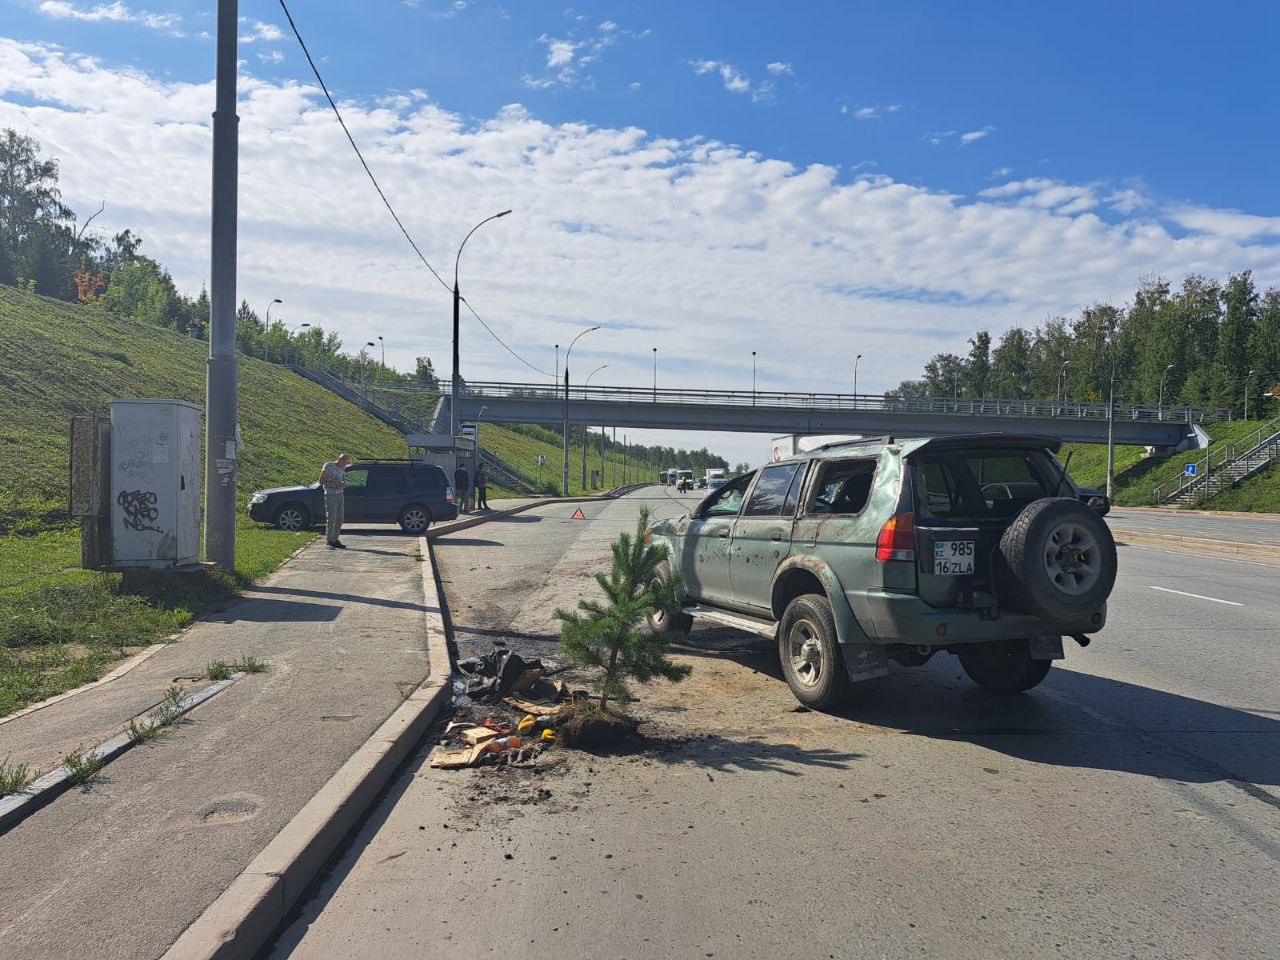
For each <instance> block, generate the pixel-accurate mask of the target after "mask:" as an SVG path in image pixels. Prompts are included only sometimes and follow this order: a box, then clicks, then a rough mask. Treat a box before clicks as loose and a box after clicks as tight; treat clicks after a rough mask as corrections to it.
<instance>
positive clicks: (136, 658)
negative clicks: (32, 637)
mask: <svg viewBox="0 0 1280 960" xmlns="http://www.w3.org/2000/svg"><path fill="white" fill-rule="evenodd" d="M183 629H184V630H185V629H187V628H186V627H183ZM173 636H177V634H173ZM174 642H176V641H173V640H168V641H166V642H163V643H153V644H152V645H151V646H149V647H148V648H147V649H146V650H144V651H142V652H141V653H135V654H134V655H133V656H132V657H129V658H128V659H127V660H125V661H124V663H122V664H120V665H119V666H117V667H116V668H115V669H114V670H112V671H111V672H110V673H108V674H107V675H106V676H104V677H99V678H98V679H97V680H90V681H89V682H88V683H85V684H81V685H80V686H78V687H76V688H75V689H73V690H66V691H63V692H62V693H59V694H57V695H55V696H52V697H50V698H49V699H47V700H41V701H39V702H38V703H32V704H29V705H27V706H25V707H23V708H22V709H21V710H18V711H15V712H14V713H11V714H9V715H8V716H7V717H0V725H3V724H6V723H10V722H11V721H14V720H21V719H22V718H23V717H25V716H27V715H28V714H31V713H35V712H36V711H37V710H43V709H44V708H45V707H52V706H53V705H54V704H55V703H61V702H62V701H63V700H70V699H71V698H72V697H74V696H76V695H77V694H80V693H84V692H85V691H86V690H92V689H93V688H94V687H100V686H102V685H103V684H104V683H110V682H111V681H112V680H119V679H120V678H121V677H123V676H124V675H125V674H127V673H128V672H129V671H130V670H132V669H133V668H134V667H136V666H139V665H140V664H143V663H146V662H147V660H148V659H150V658H151V657H152V656H154V655H155V654H157V653H159V652H160V651H161V650H163V649H164V648H165V647H168V646H170V645H171V644H172V643H174Z"/></svg>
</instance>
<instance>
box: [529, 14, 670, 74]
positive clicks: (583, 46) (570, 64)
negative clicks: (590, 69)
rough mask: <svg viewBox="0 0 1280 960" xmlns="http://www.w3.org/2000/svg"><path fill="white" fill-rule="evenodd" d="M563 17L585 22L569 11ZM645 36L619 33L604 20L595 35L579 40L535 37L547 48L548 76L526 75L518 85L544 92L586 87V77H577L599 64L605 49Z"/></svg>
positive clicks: (610, 23) (619, 30) (615, 25)
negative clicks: (625, 39)
mask: <svg viewBox="0 0 1280 960" xmlns="http://www.w3.org/2000/svg"><path fill="white" fill-rule="evenodd" d="M566 16H569V17H570V19H573V20H576V21H582V20H585V19H586V18H585V17H583V16H581V15H576V16H575V15H573V14H572V11H566ZM648 35H649V31H648V30H644V31H642V32H640V33H636V32H635V31H633V30H623V29H621V28H619V26H618V24H617V23H615V22H614V21H613V20H605V21H604V22H602V23H601V24H600V25H599V26H598V27H597V28H596V33H594V34H592V35H590V36H587V37H585V38H584V39H581V40H579V39H575V38H574V37H572V36H570V37H553V36H551V35H550V34H546V33H544V34H543V35H542V36H540V37H538V42H539V43H541V44H544V45H545V46H546V48H547V64H546V66H547V70H548V73H547V74H545V75H544V76H541V77H534V76H532V75H528V74H526V75H525V76H524V77H523V78H521V82H522V83H523V84H524V85H525V86H526V87H530V88H532V89H535V90H547V89H550V88H552V87H556V86H561V87H573V86H587V87H590V86H591V85H592V83H593V80H592V78H591V77H589V76H587V77H585V78H584V77H583V75H582V73H581V71H582V68H583V67H587V66H590V65H591V64H593V63H597V62H599V61H600V60H601V59H602V58H603V57H604V52H605V51H606V50H607V49H608V48H609V47H611V46H613V45H614V44H616V43H618V42H619V41H620V40H622V39H624V38H629V39H635V40H642V39H644V38H645V37H647V36H648Z"/></svg>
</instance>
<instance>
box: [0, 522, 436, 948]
mask: <svg viewBox="0 0 1280 960" xmlns="http://www.w3.org/2000/svg"><path fill="white" fill-rule="evenodd" d="M343 539H344V540H345V542H346V543H347V544H348V546H349V548H350V549H348V550H346V551H331V550H327V549H326V548H325V547H324V545H323V544H318V545H316V546H313V547H311V548H308V549H307V550H305V551H304V552H303V553H301V554H300V555H299V556H298V557H296V558H295V559H294V560H292V561H291V562H289V563H288V564H286V565H285V566H284V567H282V568H281V569H280V570H279V571H277V572H276V574H275V575H273V576H272V577H271V578H269V579H268V580H267V581H265V582H264V583H262V584H260V585H257V586H255V587H254V588H253V589H251V590H249V591H247V592H246V593H245V595H244V596H243V598H241V599H238V600H237V601H235V602H233V603H231V604H229V605H227V607H226V608H225V609H224V610H222V611H220V612H218V613H214V614H210V615H208V616H207V617H205V618H204V619H202V620H201V621H200V622H198V623H197V624H195V625H194V626H193V627H191V628H190V629H189V630H188V631H186V632H185V633H184V634H182V636H181V638H180V639H179V640H178V641H177V642H176V643H173V644H172V645H170V646H168V647H165V648H164V649H162V650H159V651H158V652H156V653H155V654H154V655H153V656H151V657H149V658H148V659H147V660H146V661H145V662H143V663H140V664H139V665H138V666H136V667H135V668H134V669H133V670H131V671H130V672H129V673H128V674H126V675H125V676H122V677H120V678H118V679H116V680H113V681H111V682H110V683H106V684H103V685H101V686H98V687H94V688H92V689H89V690H86V691H84V692H82V693H80V694H77V695H76V696H72V697H70V698H68V699H65V700H62V701H60V702H57V703H53V704H51V705H50V706H48V707H45V708H44V709H42V710H37V711H35V712H33V713H30V714H27V715H25V716H22V717H19V718H18V719H15V720H13V721H11V722H8V723H5V724H0V757H6V756H12V758H13V760H14V761H15V762H29V763H31V764H32V766H33V768H36V769H39V770H41V771H43V770H44V769H46V768H48V767H49V766H50V765H56V763H57V762H58V760H59V759H60V758H61V757H62V756H63V755H65V753H67V752H68V751H69V750H71V749H74V748H75V747H77V746H80V745H82V744H83V745H86V746H88V745H91V744H94V743H97V742H98V741H99V740H102V739H105V738H106V737H108V736H110V735H111V734H112V733H114V732H116V731H117V730H118V729H120V728H121V727H122V726H123V725H124V724H126V723H127V721H128V719H129V718H130V717H132V716H135V715H136V714H138V713H140V712H141V711H143V710H145V709H147V708H148V707H150V706H152V705H153V704H155V703H157V702H158V701H160V700H161V699H162V698H163V696H164V691H165V690H166V689H167V688H168V687H169V686H170V685H171V684H172V683H173V682H174V679H175V678H177V677H183V676H193V675H197V674H200V673H202V672H203V670H204V667H205V665H206V664H207V663H208V662H209V661H210V660H213V659H227V660H231V659H234V658H236V657H239V656H241V655H245V654H248V655H252V656H255V657H258V658H260V659H262V660H265V661H268V662H269V664H270V666H269V668H268V670H267V672H266V673H263V674H257V675H250V676H246V677H245V678H243V679H242V680H240V681H239V682H237V683H235V684H233V685H232V686H231V687H230V688H228V689H227V690H225V691H224V692H222V693H220V694H219V695H218V696H216V697H214V698H213V699H212V700H210V701H209V702H207V703H205V704H204V705H202V706H200V707H198V708H197V709H196V710H195V711H193V712H192V713H191V715H190V718H191V722H190V723H187V724H183V725H180V726H178V727H176V728H174V729H173V730H171V731H170V732H169V733H167V734H165V735H164V736H162V737H160V738H159V739H158V740H156V741H153V742H151V743H144V744H141V745H139V746H136V747H134V748H133V749H132V750H130V751H129V752H128V753H126V754H124V755H123V756H122V757H120V758H119V759H117V760H115V761H114V762H113V763H111V764H109V765H108V766H107V767H106V768H105V769H104V771H103V775H102V777H101V779H100V780H99V781H98V782H97V783H95V784H93V785H91V786H89V787H87V788H73V789H72V790H70V791H69V792H67V793H65V794H63V795H62V796H60V797H58V798H56V799H55V800H53V801H52V802H51V803H50V804H49V805H48V806H46V807H44V808H43V809H41V810H39V811H37V812H35V813H33V814H32V815H31V816H29V817H28V818H27V819H25V820H23V821H21V822H19V823H17V824H16V825H14V826H13V827H12V828H11V829H10V830H9V831H8V832H7V833H6V834H4V835H3V836H0V863H3V869H0V903H3V904H4V905H5V906H4V910H3V916H2V917H0V956H4V957H10V956H12V957H24V958H40V957H65V956H85V957H89V956H108V955H110V956H113V957H129V958H132V957H157V956H159V955H161V954H162V953H164V952H165V950H166V949H167V948H168V947H169V945H170V944H172V943H173V942H174V940H176V939H177V937H178V936H179V935H180V934H181V933H182V932H183V930H184V929H185V928H186V927H187V926H188V925H189V924H190V923H191V922H192V921H193V920H195V919H196V917H198V916H199V915H200V914H201V912H202V911H203V910H204V909H205V908H206V907H207V906H208V905H209V904H210V903H212V902H213V901H214V900H215V899H217V898H218V896H219V895H220V894H221V893H222V892H223V890H224V889H226V887H227V886H228V884H230V883H231V881H232V880H234V879H235V878H236V877H237V876H238V875H239V874H240V873H241V871H242V870H244V868H245V867H246V866H247V865H248V864H249V863H250V861H252V860H253V859H254V857H255V856H256V855H257V854H258V853H259V852H260V851H261V850H262V849H263V848H264V847H266V845H267V844H268V843H269V842H270V841H271V840H272V839H273V838H274V837H275V836H276V835H277V833H278V832H279V831H280V830H281V828H282V827H284V826H285V825H286V824H288V823H289V822H290V820H291V819H292V818H293V816H294V815H295V814H296V813H297V812H298V811H299V810H300V809H301V808H302V807H303V805H304V804H306V803H307V801H308V800H310V799H311V797H312V796H313V795H314V794H315V793H316V792H317V791H318V790H319V789H320V788H321V787H322V786H324V785H325V784H326V783H327V782H328V781H329V779H330V777H331V776H332V775H333V774H334V773H335V772H336V771H337V770H338V769H339V768H340V767H341V766H342V765H343V764H344V763H345V762H346V761H347V760H348V758H350V757H351V756H352V755H353V754H354V753H355V752H356V751H357V749H359V748H360V747H361V746H362V745H363V744H364V743H365V741H366V740H367V739H368V738H369V737H370V735H371V734H373V733H374V732H375V731H376V730H378V728H379V726H380V725H381V724H382V722H383V721H384V720H386V718H387V717H388V716H390V715H391V713H392V711H394V710H395V709H396V708H397V707H398V706H400V704H401V703H402V702H403V701H404V699H405V697H406V696H408V694H409V693H410V692H411V691H413V690H414V688H415V687H417V686H418V684H419V683H421V682H422V680H423V679H424V678H425V677H426V675H427V673H428V657H427V637H426V628H425V623H426V621H427V618H428V616H429V615H430V614H433V613H438V611H437V610H435V607H434V598H432V602H431V603H430V604H428V603H426V602H425V593H424V584H423V577H422V570H423V567H422V560H421V559H420V557H419V544H420V541H419V540H418V539H417V538H416V537H407V536H405V535H403V534H402V533H400V532H398V531H396V532H388V531H387V528H380V529H377V530H373V529H369V530H360V529H358V528H357V529H350V530H345V531H344V537H343Z"/></svg>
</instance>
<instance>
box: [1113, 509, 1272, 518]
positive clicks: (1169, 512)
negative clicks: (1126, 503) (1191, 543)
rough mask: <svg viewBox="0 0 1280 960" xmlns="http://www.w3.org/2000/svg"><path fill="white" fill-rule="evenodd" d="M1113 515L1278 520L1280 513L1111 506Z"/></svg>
mask: <svg viewBox="0 0 1280 960" xmlns="http://www.w3.org/2000/svg"><path fill="white" fill-rule="evenodd" d="M1111 512H1112V514H1113V515H1114V516H1120V517H1123V516H1124V515H1125V514H1129V513H1153V514H1155V515H1156V516H1159V517H1232V518H1233V519H1236V520H1270V521H1276V520H1280V513H1245V512H1243V511H1240V510H1183V509H1181V508H1180V507H1112V508H1111Z"/></svg>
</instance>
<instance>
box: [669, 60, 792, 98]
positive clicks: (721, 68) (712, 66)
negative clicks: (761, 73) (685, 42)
mask: <svg viewBox="0 0 1280 960" xmlns="http://www.w3.org/2000/svg"><path fill="white" fill-rule="evenodd" d="M689 65H690V66H691V67H693V72H694V73H696V74H697V75H698V76H705V75H706V74H716V75H718V76H719V77H720V80H721V82H722V83H723V84H724V88H725V89H726V90H728V91H729V92H730V93H742V94H750V95H751V99H752V100H755V101H757V102H760V101H766V102H771V101H772V99H773V84H771V83H769V82H768V81H765V82H764V83H760V84H753V83H752V82H751V78H750V77H748V76H747V75H746V74H744V73H743V72H742V71H741V70H739V69H738V68H737V67H735V66H734V65H733V64H732V63H728V62H726V61H724V60H690V61H689Z"/></svg>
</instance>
